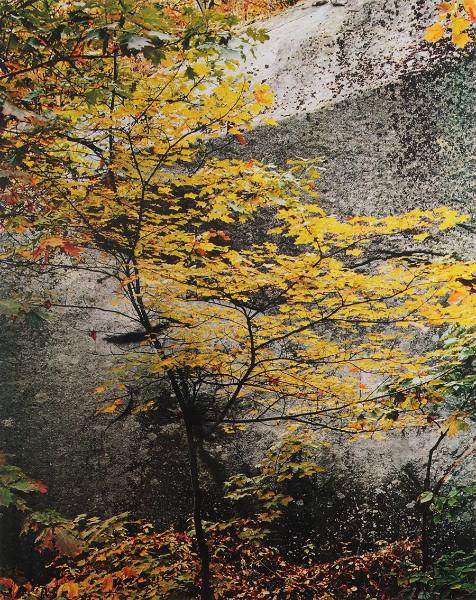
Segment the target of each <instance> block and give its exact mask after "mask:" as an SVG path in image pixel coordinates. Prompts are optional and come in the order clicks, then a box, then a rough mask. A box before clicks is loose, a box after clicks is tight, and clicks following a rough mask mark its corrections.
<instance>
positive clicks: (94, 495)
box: [0, 0, 476, 522]
mask: <svg viewBox="0 0 476 600" xmlns="http://www.w3.org/2000/svg"><path fill="white" fill-rule="evenodd" d="M433 5H434V2H433V0H393V1H388V2H381V1H380V0H376V1H374V0H349V2H347V3H344V2H334V3H333V4H332V3H329V2H326V3H322V2H314V3H313V2H312V0H311V1H309V2H305V3H304V4H300V5H297V6H295V7H294V8H293V9H291V10H289V11H288V12H286V13H283V14H282V15H280V16H278V17H275V18H273V19H271V20H269V21H268V22H266V23H265V24H264V25H265V26H266V27H267V29H268V30H269V33H270V40H269V41H268V42H266V43H265V45H264V46H263V47H261V48H258V49H257V53H258V55H259V56H258V58H257V59H255V60H254V61H252V62H251V64H250V69H251V70H252V71H253V72H254V74H255V75H256V77H257V78H258V80H259V81H266V82H268V83H269V84H271V86H272V87H273V88H274V89H275V90H276V109H275V111H274V114H275V116H276V117H277V118H278V121H279V124H278V126H277V127H271V128H259V129H258V130H256V131H255V132H254V133H253V134H252V135H251V136H250V141H249V144H248V146H246V147H245V149H244V150H240V151H241V152H243V151H244V152H245V153H246V154H247V155H249V156H250V157H251V156H254V157H256V158H260V159H262V160H263V161H265V162H272V163H275V164H282V163H284V162H285V161H286V160H287V159H289V158H293V157H296V156H300V157H311V156H313V157H314V156H322V157H323V177H322V180H321V188H320V192H321V195H322V201H323V203H324V204H325V205H326V207H327V208H328V209H330V210H331V212H334V213H336V214H339V215H342V216H344V215H349V214H357V213H373V214H387V213H393V212H397V211H401V210H405V209H411V208H414V207H422V208H423V207H429V206H437V205H440V204H444V203H449V204H450V205H452V206H454V207H456V208H458V209H461V210H462V211H464V212H471V211H474V209H475V208H476V203H475V202H474V192H475V187H476V185H475V175H474V173H475V168H474V166H475V165H474V161H475V156H476V152H475V143H476V135H475V128H476V122H475V119H474V114H473V113H474V105H475V101H476V95H475V77H474V75H475V63H474V62H471V61H470V60H469V59H468V57H466V56H465V55H464V53H461V52H459V53H458V57H457V58H454V57H453V51H452V50H451V49H446V50H445V52H446V53H447V54H446V55H445V56H446V58H441V57H438V56H437V52H436V51H434V50H433V49H431V48H429V47H428V46H427V45H426V44H425V43H424V42H422V41H421V35H422V31H423V28H424V27H425V26H426V25H427V24H428V23H429V22H431V19H432V17H433V10H434V6H433ZM471 235H472V233H471V231H470V230H468V229H466V228H464V229H460V231H458V232H456V234H451V235H447V236H446V237H444V238H442V241H441V242H440V248H441V247H444V249H445V251H447V252H453V251H456V252H457V253H459V254H460V255H462V256H468V255H469V254H470V252H471V248H472V246H471V243H470V239H471V238H470V236H471ZM98 279H100V277H98V278H97V279H95V278H93V277H90V278H89V279H87V278H85V277H84V276H82V275H81V276H80V275H78V274H75V275H71V274H70V275H65V277H64V279H63V280H62V281H60V282H58V283H57V285H56V289H55V294H56V296H57V297H58V298H61V299H63V300H66V301H67V303H68V304H70V305H72V306H75V307H78V306H84V305H88V304H90V303H93V302H92V301H93V300H94V304H98V303H100V301H101V294H104V292H103V291H101V290H103V285H104V284H103V283H98ZM15 285H16V283H15V282H14V281H12V282H10V283H8V282H7V284H6V287H7V286H10V287H11V288H15ZM38 285H39V287H40V288H41V284H38ZM104 306H108V305H107V303H106V302H105V303H104ZM126 326H127V325H126V323H125V322H122V321H121V320H120V318H119V317H118V316H117V315H115V314H114V313H100V312H89V311H83V310H80V309H79V308H70V309H66V310H64V311H63V312H62V313H61V315H57V314H56V315H55V316H54V318H53V320H52V321H51V322H50V323H49V324H48V325H47V326H45V327H44V328H43V329H42V330H40V331H39V332H37V333H31V332H30V331H26V330H22V329H21V328H20V329H18V326H17V325H16V324H9V325H8V324H6V323H5V324H2V335H1V338H0V344H1V352H2V354H1V356H2V362H0V375H1V379H2V387H1V389H0V449H1V450H6V451H7V452H12V453H14V454H15V455H16V458H15V462H16V463H17V464H19V465H20V466H22V467H23V468H24V469H25V470H26V471H27V472H29V473H31V474H32V475H34V476H35V477H38V478H40V479H43V480H45V481H47V482H48V483H49V484H50V489H51V493H50V495H49V499H48V501H49V503H53V504H54V505H56V506H57V507H58V508H59V510H61V511H63V512H65V513H67V514H74V513H81V512H84V511H88V512H89V513H94V512H97V513H101V514H111V513H115V512H118V511H119V510H121V511H122V510H127V509H133V510H135V511H138V512H140V513H142V514H145V515H149V516H153V517H155V518H158V519H159V520H160V521H162V522H170V521H172V520H176V519H177V518H182V517H183V516H184V515H186V514H187V513H188V512H189V506H190V505H189V489H188V476H187V469H186V463H185V460H184V457H183V454H182V452H181V451H180V448H181V444H182V441H181V436H180V435H179V434H178V433H177V431H176V430H175V429H174V428H173V427H172V426H171V427H169V428H166V429H164V428H161V429H159V430H156V429H154V427H153V425H151V423H150V422H144V421H143V420H139V419H138V418H135V417H131V418H128V419H127V420H123V421H119V422H117V423H115V424H113V425H111V426H110V427H109V428H108V429H107V430H106V429H105V428H106V425H107V419H106V420H105V419H101V418H98V417H96V416H95V414H94V413H95V408H96V406H97V403H98V398H97V395H95V394H94V393H93V391H94V388H95V387H96V386H98V385H101V384H102V383H103V381H104V380H105V379H107V378H108V375H109V373H108V370H109V369H110V367H111V366H113V365H114V364H115V361H116V357H115V356H114V355H113V352H112V349H111V346H110V345H108V344H106V343H105V342H104V341H103V334H104V333H107V332H109V331H111V330H115V331H117V330H121V328H122V327H126ZM92 330H94V331H96V332H97V340H96V341H94V340H93V339H92V337H91V336H90V335H89V333H90V332H91V331H92ZM255 439H256V438H255ZM430 443H431V440H430V439H429V438H427V437H426V436H424V435H421V436H418V437H414V438H412V439H410V440H408V438H402V439H401V440H400V439H394V440H393V441H392V443H391V444H389V445H385V446H376V445H374V446H372V445H369V444H367V446H366V447H360V449H359V450H358V451H350V452H349V453H348V455H346V452H347V451H345V452H342V453H340V454H339V456H340V457H341V458H340V459H339V460H341V462H342V463H343V465H350V468H351V469H355V470H356V472H358V473H359V475H356V480H357V479H358V480H360V481H362V479H363V480H365V478H366V476H367V475H366V470H365V468H364V465H365V463H366V461H367V460H368V459H369V457H370V456H374V460H373V462H372V461H370V464H373V465H374V466H375V465H377V464H378V466H379V469H377V471H378V472H374V473H373V477H374V476H375V475H378V477H380V479H381V480H384V479H385V477H386V474H387V471H392V470H395V469H400V468H401V467H403V466H404V463H405V462H406V460H403V458H402V456H403V455H406V456H408V461H411V460H414V459H416V460H417V462H418V460H420V462H422V461H423V460H424V450H425V449H428V446H429V444H430ZM257 454H259V452H257ZM376 454H378V458H377V459H375V456H376ZM255 455H256V453H255V454H253V453H252V452H251V449H250V446H247V444H246V440H244V442H243V443H241V444H240V445H239V446H237V447H236V448H234V449H233V451H232V452H231V451H230V452H229V453H228V458H227V459H226V460H228V461H229V462H230V463H238V464H237V468H241V467H242V465H243V464H246V463H250V462H251V463H252V462H253V460H254V458H253V457H254V456H255ZM225 458H226V457H225ZM355 465H360V466H359V467H358V468H357V467H356V466H355ZM343 468H348V467H343ZM371 469H372V467H371ZM372 481H373V479H372ZM344 487H345V486H344ZM342 493H344V494H345V493H346V492H345V490H344V491H343V492H342Z"/></svg>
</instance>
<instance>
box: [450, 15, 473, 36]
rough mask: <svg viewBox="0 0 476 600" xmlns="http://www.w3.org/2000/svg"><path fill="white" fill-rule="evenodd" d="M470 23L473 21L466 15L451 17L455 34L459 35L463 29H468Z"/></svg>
mask: <svg viewBox="0 0 476 600" xmlns="http://www.w3.org/2000/svg"><path fill="white" fill-rule="evenodd" d="M470 25H471V22H470V21H468V19H465V18H464V17H451V29H452V31H453V35H456V36H457V35H459V34H460V33H462V32H463V31H466V29H468V27H469V26H470Z"/></svg>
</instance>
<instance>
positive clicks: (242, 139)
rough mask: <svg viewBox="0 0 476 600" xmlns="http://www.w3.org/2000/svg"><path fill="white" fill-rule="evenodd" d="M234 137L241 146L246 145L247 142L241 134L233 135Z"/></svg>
mask: <svg viewBox="0 0 476 600" xmlns="http://www.w3.org/2000/svg"><path fill="white" fill-rule="evenodd" d="M235 137H236V139H237V140H238V143H239V144H241V145H242V146H245V145H246V144H247V143H248V140H247V139H246V138H245V136H244V135H243V134H242V133H235Z"/></svg>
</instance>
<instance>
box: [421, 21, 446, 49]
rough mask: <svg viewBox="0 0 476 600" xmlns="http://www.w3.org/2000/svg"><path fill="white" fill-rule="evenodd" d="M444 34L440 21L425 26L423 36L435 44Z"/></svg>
mask: <svg viewBox="0 0 476 600" xmlns="http://www.w3.org/2000/svg"><path fill="white" fill-rule="evenodd" d="M444 35H445V28H444V27H443V25H441V24H440V23H435V24H434V25H430V27H427V28H426V30H425V35H424V38H425V40H426V41H427V42H431V43H432V44H436V42H438V41H440V40H441V38H442V37H443V36H444Z"/></svg>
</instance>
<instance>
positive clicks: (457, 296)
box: [448, 290, 466, 304]
mask: <svg viewBox="0 0 476 600" xmlns="http://www.w3.org/2000/svg"><path fill="white" fill-rule="evenodd" d="M465 295H466V294H465V293H464V292H462V291H460V290H455V291H454V292H453V293H452V294H450V296H449V297H448V304H458V303H459V302H460V300H461V299H462V298H463V297H464V296H465Z"/></svg>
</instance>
